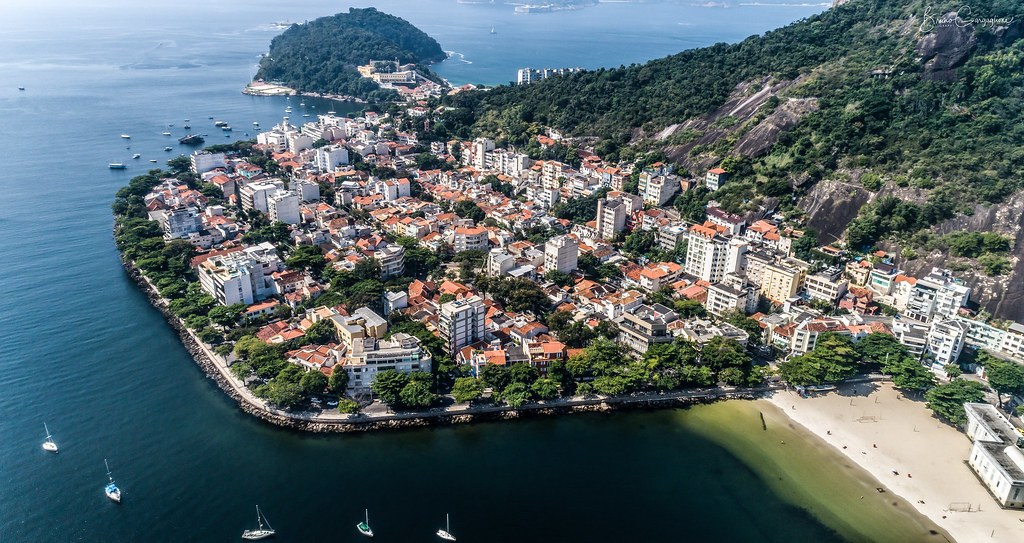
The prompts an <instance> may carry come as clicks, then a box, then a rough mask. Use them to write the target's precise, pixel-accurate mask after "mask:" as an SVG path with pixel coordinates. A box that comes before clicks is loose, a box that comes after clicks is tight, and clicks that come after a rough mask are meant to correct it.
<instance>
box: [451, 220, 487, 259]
mask: <svg viewBox="0 0 1024 543" xmlns="http://www.w3.org/2000/svg"><path fill="white" fill-rule="evenodd" d="M452 245H454V246H455V252H457V253H461V252H462V251H486V250H487V247H488V245H487V229H485V228H484V227H482V226H474V227H472V228H469V227H465V226H457V227H456V228H455V239H454V242H453V243H452Z"/></svg>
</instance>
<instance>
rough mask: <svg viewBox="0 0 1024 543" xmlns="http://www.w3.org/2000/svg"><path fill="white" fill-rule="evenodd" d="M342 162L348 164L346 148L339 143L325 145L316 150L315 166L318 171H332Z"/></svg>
mask: <svg viewBox="0 0 1024 543" xmlns="http://www.w3.org/2000/svg"><path fill="white" fill-rule="evenodd" d="M342 164H348V149H346V148H344V147H342V146H341V145H325V146H324V147H320V148H319V149H317V150H316V167H317V169H319V170H320V171H322V172H333V171H334V170H335V169H336V168H337V167H338V166H341V165H342Z"/></svg>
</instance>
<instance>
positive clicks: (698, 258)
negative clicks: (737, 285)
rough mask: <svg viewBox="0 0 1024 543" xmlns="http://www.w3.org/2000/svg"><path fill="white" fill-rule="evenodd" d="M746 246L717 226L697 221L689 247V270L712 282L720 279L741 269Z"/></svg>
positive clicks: (692, 230)
mask: <svg viewBox="0 0 1024 543" xmlns="http://www.w3.org/2000/svg"><path fill="white" fill-rule="evenodd" d="M746 251H747V245H746V243H745V242H743V241H741V240H732V239H729V238H726V237H724V236H722V235H720V234H719V233H718V231H717V230H715V229H714V228H710V227H707V226H703V225H699V224H695V225H693V226H691V227H690V235H689V242H688V245H687V248H686V266H685V271H686V273H688V274H690V275H693V276H696V277H699V278H701V279H703V280H705V281H708V282H710V283H715V282H718V281H721V280H722V278H723V277H725V274H727V273H735V272H738V271H739V270H740V265H741V262H742V261H743V255H744V253H746Z"/></svg>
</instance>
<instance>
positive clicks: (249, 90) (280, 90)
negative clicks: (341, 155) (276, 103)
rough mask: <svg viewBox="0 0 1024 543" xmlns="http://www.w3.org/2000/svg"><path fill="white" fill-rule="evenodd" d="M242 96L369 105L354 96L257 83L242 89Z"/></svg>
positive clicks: (253, 82)
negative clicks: (299, 97)
mask: <svg viewBox="0 0 1024 543" xmlns="http://www.w3.org/2000/svg"><path fill="white" fill-rule="evenodd" d="M242 94H248V95H249V96H309V97H312V98H327V99H328V100H335V101H338V102H352V103H356V104H368V103H369V102H367V101H366V100H363V99H362V98H358V97H356V96H345V95H341V94H329V93H321V92H302V91H298V90H295V89H293V88H291V87H286V86H284V85H279V84H276V83H257V82H256V81H250V82H249V84H248V85H246V86H245V88H244V89H242Z"/></svg>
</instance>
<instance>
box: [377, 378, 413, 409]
mask: <svg viewBox="0 0 1024 543" xmlns="http://www.w3.org/2000/svg"><path fill="white" fill-rule="evenodd" d="M408 384H409V376H408V375H405V374H404V373H398V372H397V371H395V370H384V371H382V372H378V373H377V377H376V378H374V380H373V384H372V385H370V388H371V389H372V390H373V393H374V394H376V395H377V397H378V398H380V401H382V402H384V403H386V404H388V405H390V406H395V405H398V402H399V395H400V394H401V393H402V390H403V389H404V388H405V386H406V385H408Z"/></svg>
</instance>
